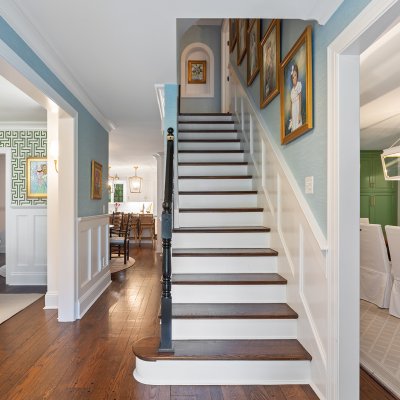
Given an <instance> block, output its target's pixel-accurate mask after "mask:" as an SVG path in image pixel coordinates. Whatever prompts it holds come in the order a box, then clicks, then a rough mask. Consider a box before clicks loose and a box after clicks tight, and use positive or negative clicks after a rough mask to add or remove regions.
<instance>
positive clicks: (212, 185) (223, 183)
mask: <svg viewBox="0 0 400 400" xmlns="http://www.w3.org/2000/svg"><path fill="white" fill-rule="evenodd" d="M178 186H179V191H180V192H182V191H202V190H205V191H213V190H214V191H220V190H253V181H252V179H190V178H189V179H179V181H178Z"/></svg>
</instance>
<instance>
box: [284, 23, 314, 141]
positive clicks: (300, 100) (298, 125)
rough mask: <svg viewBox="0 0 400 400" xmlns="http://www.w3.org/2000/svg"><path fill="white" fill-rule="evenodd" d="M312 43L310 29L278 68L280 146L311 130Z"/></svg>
mask: <svg viewBox="0 0 400 400" xmlns="http://www.w3.org/2000/svg"><path fill="white" fill-rule="evenodd" d="M311 39H312V38H311V25H309V26H308V27H307V28H306V29H305V31H304V32H303V33H302V35H301V36H300V37H299V39H298V40H297V42H296V43H295V44H294V45H293V47H292V48H291V50H290V51H289V53H288V55H287V56H286V57H285V59H284V60H283V61H282V64H281V71H280V75H281V76H280V78H281V80H280V93H281V104H280V109H281V110H280V111H281V143H282V144H286V143H289V142H291V141H292V140H294V139H296V138H297V137H299V136H301V135H303V134H304V133H305V132H307V131H309V130H310V129H312V127H313V116H312V107H313V102H312V46H311Z"/></svg>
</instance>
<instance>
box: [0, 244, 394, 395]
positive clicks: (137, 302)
mask: <svg viewBox="0 0 400 400" xmlns="http://www.w3.org/2000/svg"><path fill="white" fill-rule="evenodd" d="M131 256H133V257H134V258H135V259H136V264H135V266H134V267H133V268H131V269H129V270H128V271H126V273H124V272H121V273H118V274H116V276H113V283H112V284H111V285H110V287H109V288H108V290H107V291H106V292H105V293H104V294H103V296H101V297H100V299H99V300H98V301H97V302H96V303H95V305H94V306H93V307H92V308H91V309H90V310H89V312H88V313H87V314H86V315H85V317H84V318H83V319H82V320H81V321H77V322H74V323H58V321H57V315H56V312H55V311H54V310H43V299H40V300H38V301H37V302H35V303H34V304H33V305H31V306H30V307H28V308H27V309H25V310H24V311H22V312H20V313H18V314H17V315H15V316H14V317H12V318H11V319H9V320H8V321H6V322H4V323H3V324H1V325H0V376H1V379H0V393H1V396H0V398H1V399H7V400H21V399H29V400H35V399H38V400H39V399H50V400H51V399H57V400H74V399H76V400H91V399H96V400H97V399H110V400H111V399H114V400H116V399H121V400H122V399H132V400H147V399H154V400H156V399H158V400H233V399H236V400H239V399H240V400H241V399H257V400H272V399H280V400H287V399H293V400H294V399H296V400H302V399H304V400H310V399H317V397H316V396H315V394H314V392H313V391H312V390H311V389H310V388H309V386H306V385H297V386H148V385H142V384H140V383H137V382H135V380H134V379H133V377H132V371H133V369H134V365H135V360H134V357H133V354H132V343H133V342H134V341H136V340H137V339H138V338H141V337H144V336H149V335H156V334H158V329H159V324H158V308H159V296H160V271H161V267H160V257H159V256H158V255H156V254H155V253H154V252H153V251H152V250H151V249H149V248H144V247H142V248H134V249H132V251H131ZM361 382H362V385H370V383H368V382H367V381H366V379H364V378H363V376H362V380H361ZM362 389H364V388H363V387H362ZM374 390H378V389H377V388H376V385H375V386H374ZM364 392H365V393H368V394H371V390H370V389H368V387H365V390H363V393H364ZM373 393H375V394H376V393H378V392H376V391H374V392H373ZM363 396H364V395H362V397H361V398H362V399H363V400H370V399H372V398H374V400H377V399H390V400H392V399H393V397H383V396H384V395H382V396H381V395H380V394H376V395H375V397H371V396H370V397H363ZM380 396H381V397H380Z"/></svg>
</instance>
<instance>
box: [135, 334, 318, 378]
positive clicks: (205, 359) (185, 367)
mask: <svg viewBox="0 0 400 400" xmlns="http://www.w3.org/2000/svg"><path fill="white" fill-rule="evenodd" d="M158 346H159V338H145V339H142V340H139V341H138V342H136V343H135V344H134V346H133V351H134V353H135V355H136V368H135V371H134V377H135V378H136V380H137V381H139V382H141V383H145V384H153V385H277V384H301V383H302V384H308V383H309V382H310V360H311V355H310V354H309V353H308V352H307V350H305V349H304V347H303V346H302V345H301V344H300V343H299V342H298V341H297V340H295V339H288V340H285V339H272V340H176V341H174V342H173V346H174V353H159V352H158Z"/></svg>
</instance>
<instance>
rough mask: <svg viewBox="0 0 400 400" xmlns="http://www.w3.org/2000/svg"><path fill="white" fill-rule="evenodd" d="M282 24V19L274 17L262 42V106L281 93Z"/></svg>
mask: <svg viewBox="0 0 400 400" xmlns="http://www.w3.org/2000/svg"><path fill="white" fill-rule="evenodd" d="M280 26H281V22H280V20H279V19H274V20H273V21H272V22H271V24H270V25H269V27H268V29H267V32H266V33H265V35H264V37H263V39H262V40H261V44H260V62H261V68H260V108H264V107H265V106H266V105H267V104H268V103H269V102H270V101H271V100H272V99H273V98H274V97H275V96H276V95H277V94H278V93H279V68H280V58H281V56H280V55H281V44H280V42H281V39H280V38H281V29H280Z"/></svg>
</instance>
